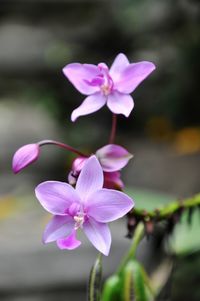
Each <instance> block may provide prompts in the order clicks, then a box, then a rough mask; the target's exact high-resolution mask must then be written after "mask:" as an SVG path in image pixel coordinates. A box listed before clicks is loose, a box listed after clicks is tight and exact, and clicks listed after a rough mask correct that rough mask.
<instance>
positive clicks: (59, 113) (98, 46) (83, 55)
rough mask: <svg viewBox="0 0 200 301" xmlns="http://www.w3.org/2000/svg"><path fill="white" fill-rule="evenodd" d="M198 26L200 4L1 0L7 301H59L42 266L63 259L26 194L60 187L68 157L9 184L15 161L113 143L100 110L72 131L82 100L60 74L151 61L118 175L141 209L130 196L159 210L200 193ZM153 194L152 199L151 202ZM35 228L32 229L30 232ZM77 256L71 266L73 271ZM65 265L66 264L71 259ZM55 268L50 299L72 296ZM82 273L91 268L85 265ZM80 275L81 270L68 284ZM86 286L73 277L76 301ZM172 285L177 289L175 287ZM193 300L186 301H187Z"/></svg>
mask: <svg viewBox="0 0 200 301" xmlns="http://www.w3.org/2000/svg"><path fill="white" fill-rule="evenodd" d="M199 20H200V4H199V1H197V0H176V1H174V0H140V1H139V0H116V1H115V0H96V1H95V0H27V1H25V0H1V4H0V137H1V142H0V143H1V144H0V145H1V147H0V170H1V173H0V180H1V184H0V198H1V204H0V209H1V211H0V217H1V220H0V225H1V233H2V235H1V238H0V240H1V245H2V249H1V250H0V257H2V260H0V262H1V263H0V296H1V298H4V299H2V300H11V301H13V300H15V301H16V300H17V301H18V300H20V301H22V300H37V301H38V300H46V299H45V298H46V297H45V296H47V297H48V300H58V299H56V298H57V297H56V296H57V295H54V294H56V293H55V292H54V289H53V288H52V289H50V286H51V285H52V283H53V282H55V279H54V277H53V276H52V277H50V279H49V278H48V277H47V275H50V274H51V273H50V270H49V269H50V267H49V265H50V263H49V262H52V261H54V258H55V256H58V255H56V254H57V252H58V253H59V251H58V250H57V249H56V248H54V247H52V249H48V248H49V247H46V248H44V247H43V246H40V241H39V239H40V235H41V233H42V229H43V227H44V224H45V222H46V220H45V221H44V223H43V218H44V212H43V211H42V210H41V208H40V207H39V206H38V204H36V203H35V200H34V195H33V190H34V187H35V185H37V184H38V183H39V182H41V181H44V180H48V179H49V180H52V179H55V180H63V181H65V180H66V178H67V174H68V171H69V169H70V164H71V160H72V159H73V158H74V156H73V155H71V154H69V153H66V152H64V151H63V150H59V149H56V148H54V147H47V148H44V149H43V151H42V153H41V157H40V160H39V161H38V163H37V164H34V165H33V166H30V167H29V168H27V170H25V171H23V172H22V173H21V174H19V175H17V176H14V175H13V174H12V171H11V160H12V155H13V153H14V152H15V151H16V149H17V148H19V147H20V146H21V145H23V144H27V143H32V142H37V141H39V140H42V139H56V140H61V141H63V142H66V143H68V144H71V145H73V146H74V147H76V148H80V150H82V151H88V152H94V151H95V150H96V149H97V148H99V147H101V146H103V145H105V144H107V141H108V137H109V131H110V126H111V113H110V112H109V111H108V110H107V108H106V107H105V108H103V109H101V110H100V111H98V112H97V113H95V114H92V115H90V116H87V117H81V118H80V119H78V121H77V122H76V123H74V124H72V123H71V121H70V115H71V112H72V110H73V109H74V108H76V107H77V106H78V105H79V104H80V103H81V102H82V100H83V99H84V96H83V95H81V94H79V93H78V92H77V91H76V90H75V89H74V88H73V86H72V85H70V83H69V82H68V81H67V79H66V78H65V77H64V75H63V74H62V68H63V67H64V66H65V65H66V64H68V63H71V62H81V63H94V64H95V63H99V62H106V63H107V64H108V65H110V64H111V63H112V61H113V59H114V58H115V56H116V55H117V54H118V53H119V52H123V53H125V54H126V55H127V56H128V58H129V60H130V61H131V62H137V61H141V60H149V61H152V62H154V63H155V64H156V66H157V69H156V71H155V72H154V73H153V74H152V75H151V76H150V77H149V78H148V79H147V80H145V81H144V82H143V83H142V84H141V85H140V86H139V87H138V88H137V89H136V91H135V92H134V93H133V98H134V100H135V108H134V110H133V112H132V114H131V116H130V118H128V119H126V118H125V117H122V116H119V118H118V136H117V139H116V143H119V144H123V145H124V146H126V147H127V148H128V149H129V151H130V152H131V153H133V154H134V159H133V160H132V162H130V163H129V165H128V167H127V168H126V170H124V171H123V173H122V176H123V180H124V181H125V183H126V185H128V186H129V187H132V188H131V189H132V191H133V194H134V191H135V192H136V205H137V196H138V202H139V200H140V199H141V200H143V199H145V200H146V202H147V206H148V202H151V199H154V198H155V197H156V196H158V198H159V200H160V201H159V202H158V203H160V205H161V204H162V199H163V200H166V198H167V199H168V200H170V199H173V197H179V198H183V197H187V196H190V195H192V194H194V193H197V192H199V191H200V185H199V184H200V183H199V178H200V169H199V166H200V120H199V112H200V101H199V70H200V56H199V53H200V22H199ZM138 191H139V194H138ZM149 191H153V197H152V198H151V197H150V195H149ZM157 193H159V194H158V195H157ZM162 196H163V198H162ZM148 197H149V199H148ZM158 205H159V204H158ZM41 211H42V212H41ZM24 212H25V213H24ZM38 212H40V213H38ZM44 219H45V218H44ZM38 221H39V222H38ZM35 223H36V224H37V223H38V229H33V228H34V225H35ZM22 229H23V231H22ZM34 230H36V231H34ZM29 233H31V235H29ZM122 233H123V234H124V233H125V229H123V231H122ZM123 234H122V235H123ZM27 236H28V237H29V238H27ZM123 243H124V242H123ZM125 244H127V242H126V243H125ZM35 246H36V247H35ZM116 246H118V245H117V243H116ZM126 247H127V245H126ZM43 248H44V249H43ZM123 248H124V249H125V247H122V249H121V251H119V254H117V251H116V255H115V251H113V252H114V256H116V257H115V260H114V259H113V265H114V263H116V262H118V260H119V255H121V254H122V253H123V252H122V250H124V249H123ZM22 250H23V251H22ZM47 250H50V251H47ZM119 250H120V248H119ZM40 252H41V253H40ZM46 252H49V253H48V254H49V256H50V261H49V262H48V260H47V259H45V260H47V262H45V261H44V257H45V256H46V255H45V254H46ZM51 252H52V253H51ZM78 252H79V251H78ZM120 252H121V253H120ZM30 253H31V254H32V255H30V257H29V254H30ZM36 253H37V254H38V256H36V255H35V254H36ZM22 254H25V255H24V256H25V257H24V258H26V259H24V261H23V260H22V261H21V262H20V261H18V262H17V260H16V259H15V260H14V259H13V258H18V256H22ZM27 254H28V255H27ZM41 254H42V255H41ZM80 254H81V253H80ZM94 254H95V253H93V256H94V257H95V255H94ZM26 255H27V257H26ZM78 255H79V253H76V255H75V257H76V256H77V257H76V259H74V260H76V261H77V260H78V259H77V258H78ZM9 256H10V257H9ZM31 256H32V257H31ZM34 256H36V257H34ZM51 256H52V257H51ZM67 256H68V260H69V261H70V255H67ZM144 256H146V255H144ZM195 256H196V255H195ZM61 257H62V258H63V259H62V260H63V261H62V260H60V261H59V260H58V259H57V257H56V259H57V260H58V261H59V263H58V265H56V266H55V267H53V268H52V270H51V271H57V272H56V273H55V278H56V277H57V278H56V279H57V280H56V281H57V282H56V284H55V291H56V289H58V288H60V291H62V290H63V291H64V289H63V287H68V291H69V287H71V286H72V287H73V285H74V287H76V286H75V284H74V283H75V282H74V280H72V281H71V282H70V283H71V284H70V286H69V285H68V286H67V284H66V283H68V282H67V281H68V280H66V283H65V281H64V280H63V282H62V281H61V280H60V279H61V278H62V277H64V276H63V275H65V272H66V271H65V269H64V264H63V262H65V255H64V254H63V253H62V256H61ZM197 257H198V258H199V256H197ZM10 258H12V260H13V261H10V260H11V259H10ZM22 258H23V256H22ZM29 258H31V259H30V261H29ZM45 258H46V257H45ZM6 259H7V261H6ZM198 260H199V259H198ZM76 261H74V262H76ZM36 262H39V263H40V262H43V263H44V262H45V264H43V265H40V264H39V263H38V265H37V264H36V266H37V269H36V268H35V271H34V272H32V273H30V272H29V273H28V271H27V269H28V270H29V271H30V270H31V269H32V267H33V266H34V265H35V263H36ZM88 262H89V263H88V265H89V266H90V265H91V261H90V260H88ZM26 264H27V265H28V267H29V268H26ZM29 264H30V266H29ZM80 264H81V263H80ZM187 264H188V261H187ZM8 265H9V267H8ZM36 266H35V267H36ZM40 267H41V269H43V271H45V272H42V271H41V270H40ZM187 267H188V266H187ZM110 268H112V267H110ZM20 269H21V270H20ZM62 269H63V270H62ZM193 269H194V268H193ZM61 270H62V272H61ZM83 270H84V268H83ZM16 271H20V272H19V273H17V272H16ZM38 271H39V274H40V277H39V278H38V279H44V278H45V277H46V279H47V280H46V282H45V283H41V282H40V284H41V286H40V285H39V284H38V283H39V280H38V282H37V277H38V275H37V273H38ZM84 271H85V270H84ZM77 273H79V271H78V269H77V267H76V272H75V274H74V278H73V277H72V278H73V279H76V278H77ZM82 274H84V273H82ZM86 274H87V272H86V273H85V275H84V279H85V278H87V275H86ZM15 275H16V276H15ZM31 275H32V276H31ZM31 277H33V278H31ZM198 277H199V275H198ZM195 279H196V278H195ZM199 280H200V279H199V278H197V279H196V280H195V281H197V282H198V281H199ZM41 281H44V280H41ZM84 281H85V280H84ZM84 281H83V280H82V278H81V277H80V281H79V288H80V295H77V296H79V297H77V298H78V299H77V300H80V299H81V298H83V296H84V295H81V294H83V293H82V291H81V289H82V287H83V286H84V284H83V283H85V282H84ZM183 283H184V282H183ZM179 285H180V286H181V285H182V284H180V281H179ZM190 286H192V284H191V285H190ZM38 287H39V288H38ZM44 287H45V289H44ZM45 290H46V291H45ZM31 291H32V293H31ZM72 291H73V289H71V292H72ZM74 291H75V292H76V291H77V289H76V288H75V290H74ZM33 292H34V293H33ZM41 292H42V295H41V294H40V293H41ZM45 292H46V293H45ZM31 294H33V295H34V296H35V297H32V295H31ZM61 295H62V294H61ZM61 295H60V297H59V300H64V299H62V296H61ZM196 295H197V296H199V295H198V294H195V296H196ZM73 296H74V297H73ZM80 296H82V297H80ZM174 296H175V297H174V299H173V300H182V301H183V300H184V298H183V296H184V294H183V295H181V297H179V296H180V295H178V293H175V294H174ZM65 297H66V295H65V292H64V293H63V298H65ZM31 298H32V299H31ZM70 298H73V300H76V299H75V298H76V297H75V295H73V294H72V297H69V295H68V299H69V300H71V299H70ZM195 298H197V297H194V298H193V299H192V296H191V299H190V300H197V299H195ZM68 299H67V300H68ZM186 300H188V298H187V299H186Z"/></svg>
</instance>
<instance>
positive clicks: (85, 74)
mask: <svg viewBox="0 0 200 301" xmlns="http://www.w3.org/2000/svg"><path fill="white" fill-rule="evenodd" d="M63 73H64V75H65V76H66V77H67V78H68V80H69V81H70V82H71V83H72V85H74V87H75V88H76V89H77V90H78V91H79V92H81V93H82V94H84V95H91V94H93V93H95V92H97V91H98V90H99V87H98V86H95V85H92V84H89V83H90V82H91V83H92V82H93V80H94V78H98V76H99V73H100V72H99V68H98V67H97V66H95V65H92V64H79V63H73V64H68V65H66V66H65V67H64V68H63Z"/></svg>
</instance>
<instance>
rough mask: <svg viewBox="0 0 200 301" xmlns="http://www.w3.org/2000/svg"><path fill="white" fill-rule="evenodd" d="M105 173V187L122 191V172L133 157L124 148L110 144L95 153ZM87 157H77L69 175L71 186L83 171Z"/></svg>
mask: <svg viewBox="0 0 200 301" xmlns="http://www.w3.org/2000/svg"><path fill="white" fill-rule="evenodd" d="M95 155H96V157H97V159H98V160H99V163H100V164H101V167H102V169H103V172H104V185H103V186H104V187H105V188H111V189H122V188H123V187H124V184H123V182H122V181H121V179H120V172H119V170H121V169H122V168H123V167H124V166H126V165H127V163H128V161H129V160H130V159H131V158H132V157H133V155H131V154H130V153H129V152H128V151H127V150H126V149H125V148H124V147H122V146H120V145H116V144H108V145H105V146H103V147H101V148H100V149H98V150H97V151H96V153H95ZM87 160H88V158H87V157H77V158H76V159H75V160H74V162H73V164H72V170H71V171H70V173H69V175H68V181H69V183H70V184H71V185H75V183H76V180H77V178H78V176H79V173H80V171H81V170H82V168H83V166H84V164H85V162H86V161H87Z"/></svg>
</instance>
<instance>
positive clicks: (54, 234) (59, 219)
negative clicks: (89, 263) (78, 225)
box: [42, 215, 74, 243]
mask: <svg viewBox="0 0 200 301" xmlns="http://www.w3.org/2000/svg"><path fill="white" fill-rule="evenodd" d="M73 227H74V220H73V218H72V217H71V216H59V215H55V216H54V217H53V218H52V219H51V220H50V222H49V223H48V224H47V225H46V228H45V230H44V233H43V239H42V240H43V242H44V243H49V242H52V241H55V240H57V239H59V238H61V237H65V236H67V235H68V234H69V233H70V232H71V231H72V229H73Z"/></svg>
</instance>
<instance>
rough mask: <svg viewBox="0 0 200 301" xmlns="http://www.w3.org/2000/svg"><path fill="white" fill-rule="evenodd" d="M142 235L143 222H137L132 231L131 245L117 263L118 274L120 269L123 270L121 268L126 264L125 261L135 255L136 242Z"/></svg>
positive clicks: (138, 241) (137, 242) (120, 271)
mask: <svg viewBox="0 0 200 301" xmlns="http://www.w3.org/2000/svg"><path fill="white" fill-rule="evenodd" d="M143 237H144V224H143V223H139V224H138V225H137V227H136V229H135V232H134V236H133V241H132V245H131V247H130V249H129V251H128V253H127V254H126V255H125V257H124V258H123V259H122V262H121V263H120V265H119V268H118V270H117V273H118V274H121V273H122V271H123V269H124V266H125V265H126V263H127V262H128V261H129V260H130V259H133V258H134V257H135V253H136V250H137V247H138V244H139V243H140V241H141V240H142V238H143Z"/></svg>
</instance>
